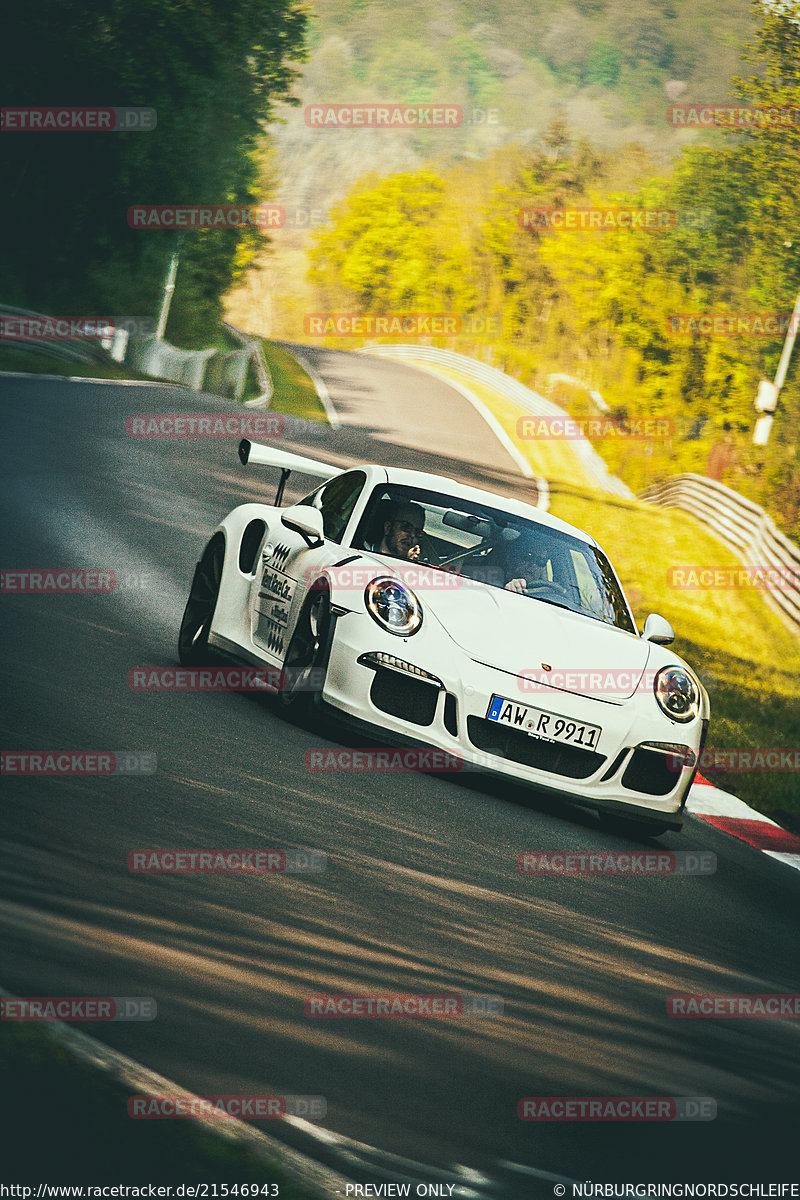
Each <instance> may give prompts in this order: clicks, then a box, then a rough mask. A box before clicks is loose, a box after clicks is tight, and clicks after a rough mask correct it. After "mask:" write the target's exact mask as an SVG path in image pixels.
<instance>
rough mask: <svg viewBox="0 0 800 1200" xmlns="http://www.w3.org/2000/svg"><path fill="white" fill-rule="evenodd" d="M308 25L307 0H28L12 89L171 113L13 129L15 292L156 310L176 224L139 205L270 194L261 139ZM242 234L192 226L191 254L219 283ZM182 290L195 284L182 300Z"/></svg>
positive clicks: (115, 308) (7, 212) (46, 99)
mask: <svg viewBox="0 0 800 1200" xmlns="http://www.w3.org/2000/svg"><path fill="white" fill-rule="evenodd" d="M304 28H305V15H304V13H303V11H302V9H301V7H300V5H299V3H298V0H204V2H202V3H193V2H189V0H179V2H177V3H176V2H175V0H112V3H110V4H109V5H108V6H107V7H106V8H105V9H103V11H102V12H100V11H96V12H93V11H91V10H90V9H86V8H85V6H84V5H83V4H81V3H78V2H76V0H41V3H40V4H37V5H34V6H28V7H27V8H25V7H21V6H19V5H17V6H15V7H14V8H12V9H11V10H10V11H9V13H8V14H7V15H6V17H5V19H4V29H3V43H2V51H0V54H1V55H2V59H1V60H0V73H1V74H2V78H3V84H4V103H6V104H13V105H15V106H20V107H22V106H54V107H61V106H79V105H92V106H97V105H98V104H99V105H116V106H149V107H152V108H154V109H156V112H157V116H158V125H157V128H156V129H155V130H153V131H151V132H137V133H97V134H91V133H81V134H78V133H72V134H66V133H65V134H61V133H46V134H45V133H38V134H21V133H20V134H14V135H11V134H9V135H6V136H4V138H3V146H4V150H5V151H6V156H7V157H6V170H5V175H4V186H3V189H2V205H3V219H2V237H3V241H4V245H3V247H2V251H3V253H2V261H3V263H4V267H3V274H2V276H0V287H1V288H2V296H3V299H4V300H5V301H6V302H14V301H16V302H17V303H21V304H24V305H28V306H30V307H38V306H41V307H45V308H50V310H51V311H53V310H54V309H55V310H56V311H57V310H59V309H60V310H61V311H68V312H69V311H72V312H81V311H84V312H97V311H100V312H102V311H103V310H104V309H105V311H106V312H108V311H111V312H112V313H113V312H126V311H127V312H133V313H152V312H154V310H155V304H156V302H157V297H158V292H159V288H160V283H161V279H162V276H163V272H164V269H165V266H166V262H167V259H168V256H169V252H170V248H171V245H172V235H171V234H167V233H161V232H154V231H136V230H132V229H130V228H129V227H128V225H127V221H126V213H127V209H128V208H129V207H130V206H131V205H133V204H137V203H139V204H198V203H212V204H226V203H244V204H246V203H248V202H251V201H252V200H253V199H254V198H255V196H254V190H253V189H254V185H255V182H256V179H257V167H256V163H255V149H256V145H257V143H258V140H259V139H260V138H261V137H262V131H263V126H264V123H265V122H266V121H267V120H268V119H269V117H270V113H271V108H272V102H273V100H274V99H276V98H277V97H286V96H287V95H288V93H289V89H290V88H291V86H292V82H293V80H294V77H295V72H294V68H293V66H292V62H291V60H292V59H293V58H294V59H296V58H298V57H300V56H301V55H302V53H303V32H304ZM32 64H35V69H32ZM254 236H255V235H254ZM240 240H241V236H240V235H239V234H238V233H237V232H236V231H221V232H211V233H209V234H208V236H207V237H206V238H205V241H204V242H202V243H201V242H200V241H199V239H198V238H192V237H187V239H186V251H185V255H184V268H185V270H186V271H188V272H189V273H190V274H191V273H192V272H194V271H196V272H197V273H198V275H199V276H202V277H203V280H204V281H203V285H202V288H201V291H202V293H203V294H204V295H205V296H206V297H207V298H210V297H213V296H214V295H216V296H217V297H218V296H219V295H220V294H221V292H222V291H224V289H225V287H226V285H227V284H228V283H229V282H230V278H231V273H232V270H233V264H234V263H235V261H236V259H237V254H238V244H239V242H240ZM180 306H181V292H180V290H179V292H178V293H177V296H176V305H175V311H176V314H178V315H179V314H180Z"/></svg>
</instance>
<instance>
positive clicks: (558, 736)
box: [486, 696, 603, 750]
mask: <svg viewBox="0 0 800 1200" xmlns="http://www.w3.org/2000/svg"><path fill="white" fill-rule="evenodd" d="M486 716H487V719H488V720H490V721H497V723H498V725H508V726H509V728H510V729H519V731H520V733H527V734H528V735H529V736H530V737H535V738H540V739H541V740H542V741H546V742H561V743H563V744H565V745H568V746H583V747H584V749H586V750H594V749H595V748H596V746H597V743H598V741H599V739H600V734H601V733H602V732H603V731H602V729H601V728H600V726H599V725H587V724H586V722H585V721H572V720H570V719H569V717H562V716H560V715H559V714H558V713H551V712H546V711H545V710H544V709H541V708H531V707H530V705H527V704H517V703H515V701H513V700H507V699H506V698H505V697H504V696H492V702H491V704H490V705H489V711H488V712H487V714H486Z"/></svg>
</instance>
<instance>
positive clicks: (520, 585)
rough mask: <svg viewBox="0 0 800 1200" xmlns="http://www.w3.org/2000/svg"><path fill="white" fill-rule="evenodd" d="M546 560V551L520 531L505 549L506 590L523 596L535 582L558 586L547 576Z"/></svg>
mask: <svg viewBox="0 0 800 1200" xmlns="http://www.w3.org/2000/svg"><path fill="white" fill-rule="evenodd" d="M547 560H548V554H547V551H546V550H544V549H543V548H542V547H541V546H537V545H536V542H535V540H534V539H533V538H532V537H531V536H530V534H526V533H521V534H520V535H519V537H518V538H517V539H516V541H514V542H512V544H511V545H510V546H509V548H508V550H507V551H506V575H507V576H508V578H507V580H506V583H505V589H506V591H508V592H518V593H519V594H520V595H522V596H524V595H526V594H527V592H528V589H529V588H530V589H535V588H536V585H537V584H548V585H549V586H550V587H558V584H554V583H553V582H552V581H551V580H550V578H549V577H548V574H547ZM559 590H561V589H559Z"/></svg>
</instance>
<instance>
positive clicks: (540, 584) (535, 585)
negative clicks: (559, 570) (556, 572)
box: [525, 579, 567, 596]
mask: <svg viewBox="0 0 800 1200" xmlns="http://www.w3.org/2000/svg"><path fill="white" fill-rule="evenodd" d="M541 591H544V592H550V594H551V595H554V596H566V594H567V589H566V588H563V587H562V586H561V584H560V583H555V582H554V581H553V580H552V579H534V580H533V581H532V582H531V583H529V584H527V585H526V587H525V594H526V595H527V596H531V595H534V594H535V593H536V592H541Z"/></svg>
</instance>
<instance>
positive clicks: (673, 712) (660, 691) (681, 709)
mask: <svg viewBox="0 0 800 1200" xmlns="http://www.w3.org/2000/svg"><path fill="white" fill-rule="evenodd" d="M653 690H654V691H655V694H656V700H657V701H658V706H659V708H660V709H661V711H662V712H664V713H666V714H667V716H668V717H670V718H671V719H672V720H673V721H693V720H694V718H695V717H696V716H697V714H698V713H699V711H700V688H699V687H698V685H697V683H696V682H695V680H694V679H693V678H692V676H691V675H690V674H689V672H688V671H684V669H683V667H662V668H661V670H660V671H659V672H658V674H657V675H656V678H655V682H654V684H653Z"/></svg>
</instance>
